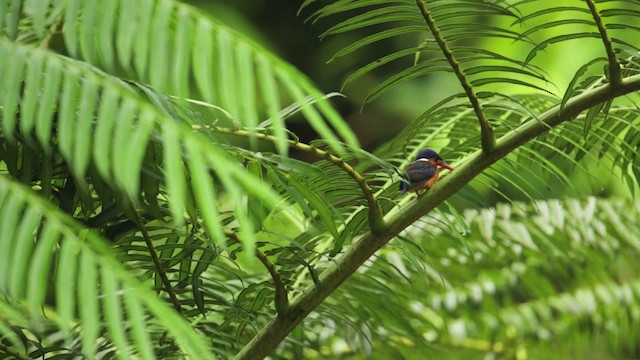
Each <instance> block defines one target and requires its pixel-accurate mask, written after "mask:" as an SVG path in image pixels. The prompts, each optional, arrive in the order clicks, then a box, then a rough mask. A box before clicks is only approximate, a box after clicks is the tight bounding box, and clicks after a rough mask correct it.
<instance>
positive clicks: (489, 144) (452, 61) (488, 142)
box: [416, 0, 496, 154]
mask: <svg viewBox="0 0 640 360" xmlns="http://www.w3.org/2000/svg"><path fill="white" fill-rule="evenodd" d="M416 4H417V5H418V8H420V13H421V14H422V17H423V18H424V21H425V22H426V23H427V26H428V27H429V30H430V31H431V35H433V37H434V39H435V40H436V42H437V43H438V46H440V50H442V54H443V55H444V57H445V58H446V59H447V61H448V62H449V66H451V69H452V70H453V73H454V74H456V77H457V78H458V81H459V82H460V85H462V88H463V89H464V92H465V93H466V94H467V98H469V102H470V103H471V106H472V107H473V111H474V112H475V113H476V117H477V118H478V121H479V122H480V142H481V144H482V150H483V151H484V153H485V154H489V153H490V152H491V151H492V150H493V148H494V147H495V145H496V137H495V135H494V134H493V130H492V129H491V125H490V124H489V120H488V119H487V116H486V115H485V114H484V111H483V110H482V105H480V100H479V99H478V97H477V96H476V94H475V92H474V91H473V88H471V84H470V83H469V82H468V81H467V78H466V76H465V75H464V72H463V71H462V69H461V68H460V64H459V63H458V61H457V60H456V58H455V56H454V55H453V53H452V52H451V50H450V49H449V47H448V46H447V43H446V42H445V40H444V38H443V37H442V35H441V34H440V30H439V29H438V26H436V23H435V22H434V21H433V18H432V17H431V14H430V13H429V10H427V8H426V7H425V5H424V1H423V0H416Z"/></svg>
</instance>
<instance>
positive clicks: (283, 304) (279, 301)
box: [224, 230, 289, 316]
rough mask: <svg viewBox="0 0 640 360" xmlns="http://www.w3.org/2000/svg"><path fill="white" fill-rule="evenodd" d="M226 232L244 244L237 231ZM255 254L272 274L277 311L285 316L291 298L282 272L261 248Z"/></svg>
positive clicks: (234, 239) (228, 235)
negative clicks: (281, 274)
mask: <svg viewBox="0 0 640 360" xmlns="http://www.w3.org/2000/svg"><path fill="white" fill-rule="evenodd" d="M224 234H225V235H226V236H227V237H228V238H229V239H231V240H233V241H235V242H236V243H238V244H242V242H241V241H240V239H238V236H237V235H236V233H234V232H233V231H230V230H225V232H224ZM255 255H256V257H257V258H258V260H260V262H261V263H262V265H264V267H265V268H266V269H267V271H268V272H269V275H271V278H272V279H273V284H274V285H275V287H276V295H275V304H276V311H277V312H278V315H279V316H283V315H284V314H285V313H286V312H287V310H288V309H289V298H288V296H287V289H286V288H285V287H284V283H283V282H282V278H281V277H280V274H279V273H278V270H277V269H276V267H275V266H274V265H273V263H272V262H271V261H269V258H268V257H267V256H266V255H265V254H263V253H262V252H261V251H260V250H258V249H256V254H255Z"/></svg>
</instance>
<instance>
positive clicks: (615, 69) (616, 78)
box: [587, 0, 622, 87]
mask: <svg viewBox="0 0 640 360" xmlns="http://www.w3.org/2000/svg"><path fill="white" fill-rule="evenodd" d="M587 5H588V6H589V11H590V12H591V16H592V17H593V21H595V23H596V26H597V27H598V31H599V32H600V38H602V44H603V45H604V49H605V50H606V51H607V59H608V60H609V80H610V81H611V83H612V84H613V85H614V87H615V86H617V85H619V84H620V82H621V81H622V74H621V73H620V64H619V63H618V59H616V53H615V52H614V51H613V46H612V44H611V39H609V35H608V34H607V29H606V28H605V26H604V24H603V23H602V18H601V17H600V13H599V12H598V9H597V8H596V4H595V3H594V2H593V0H587Z"/></svg>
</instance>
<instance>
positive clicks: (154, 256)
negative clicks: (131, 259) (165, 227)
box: [136, 215, 184, 316]
mask: <svg viewBox="0 0 640 360" xmlns="http://www.w3.org/2000/svg"><path fill="white" fill-rule="evenodd" d="M136 222H137V223H138V228H139V229H140V233H142V238H143V239H144V243H145V244H146V245H147V249H148V250H149V255H150V256H151V261H152V262H153V266H154V267H155V268H156V271H157V272H158V276H160V280H162V285H164V290H165V291H166V292H167V294H169V299H171V304H172V305H173V308H174V309H176V311H177V312H178V313H179V314H180V315H183V316H184V312H183V311H182V307H181V306H180V300H178V297H177V296H176V292H175V291H174V290H173V286H171V281H169V278H168V277H167V272H166V271H165V270H164V268H163V267H162V263H161V262H160V258H159V257H158V252H157V251H156V248H155V246H153V242H152V241H151V237H150V236H149V232H148V231H147V229H146V228H145V227H144V223H143V222H142V218H141V217H140V216H139V215H138V216H137V219H136Z"/></svg>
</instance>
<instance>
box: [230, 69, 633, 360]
mask: <svg viewBox="0 0 640 360" xmlns="http://www.w3.org/2000/svg"><path fill="white" fill-rule="evenodd" d="M638 90H640V75H634V76H630V77H627V78H623V79H622V81H621V82H620V84H619V85H618V86H613V85H612V84H611V83H607V84H604V85H602V86H600V87H597V88H594V89H592V90H588V91H585V92H583V93H581V94H580V95H577V96H575V97H573V98H572V99H570V100H569V101H567V103H566V104H565V106H564V107H562V108H561V107H560V105H556V106H554V107H552V108H551V109H549V110H547V111H545V112H544V113H542V114H540V116H538V117H537V119H536V120H535V121H534V120H530V121H528V122H525V123H524V124H522V125H520V126H519V127H517V128H515V129H514V130H512V131H510V132H509V133H507V134H505V135H504V136H502V137H501V138H500V139H499V140H498V141H497V142H496V147H495V148H494V150H493V151H492V152H491V153H489V154H487V153H485V152H484V151H481V150H479V151H476V152H475V153H473V154H470V155H469V156H467V158H466V161H465V162H464V163H463V164H462V165H461V166H459V167H458V168H456V171H454V172H452V173H451V174H450V175H448V176H447V177H446V178H444V179H442V181H440V182H438V183H436V185H435V186H434V187H433V188H431V190H430V191H429V192H428V193H426V194H425V195H423V196H421V197H419V198H418V199H417V200H416V201H415V202H413V203H412V204H411V205H409V206H407V207H404V208H401V209H399V210H398V211H397V212H395V213H394V214H388V215H387V218H388V219H387V221H386V226H385V228H384V229H381V231H380V232H378V233H374V232H371V231H369V232H367V233H366V234H364V235H363V236H362V237H361V238H360V239H358V240H357V241H355V243H354V244H353V245H352V246H351V247H350V248H349V249H348V250H347V251H346V252H345V253H344V254H343V255H342V256H341V257H339V258H337V259H336V260H335V261H333V262H331V263H330V264H329V265H328V267H327V269H326V270H325V271H324V272H323V273H322V274H321V275H320V281H321V282H322V287H321V288H318V287H316V286H313V285H312V286H309V287H308V288H307V289H305V290H304V291H303V292H302V293H301V294H300V295H298V296H297V297H296V298H294V299H293V300H292V301H291V304H290V306H289V311H288V312H287V313H286V315H285V316H279V317H276V318H274V319H272V320H271V321H270V322H268V323H267V324H266V325H265V326H264V327H263V328H262V329H261V330H260V332H259V333H258V334H257V335H256V336H255V337H254V338H253V339H252V340H251V341H250V342H249V343H248V344H247V345H246V346H245V347H244V348H243V349H242V351H240V353H238V354H237V355H236V357H235V359H236V360H247V359H262V358H264V357H265V356H267V355H269V354H270V353H271V352H272V351H273V349H275V348H276V347H277V346H278V344H280V342H282V340H284V339H285V338H286V337H287V335H288V334H289V333H290V332H291V331H293V329H294V328H295V327H296V325H298V324H299V323H300V322H301V321H302V320H303V319H304V318H305V317H306V316H307V315H308V314H309V313H311V311H313V310H314V309H315V308H316V307H317V306H318V305H319V304H320V303H322V301H324V299H326V298H327V297H328V296H329V295H331V294H332V293H333V291H334V290H335V289H336V288H338V286H340V285H341V284H342V283H343V282H344V281H345V280H347V279H348V278H349V276H351V275H352V274H353V273H354V272H356V270H357V269H358V268H359V267H360V266H361V265H362V264H363V263H364V262H365V261H366V260H367V259H369V258H370V257H371V256H372V255H373V254H374V253H375V252H376V251H377V250H378V249H380V248H381V247H382V246H384V245H385V244H386V243H388V242H389V240H391V239H393V238H394V237H395V236H397V235H398V234H399V233H400V232H401V231H402V230H404V229H405V228H406V227H407V226H409V225H411V224H413V223H414V222H415V221H416V220H418V219H419V218H420V217H422V216H424V215H425V214H427V213H429V212H430V211H431V210H433V209H434V208H435V207H436V206H438V205H440V204H442V203H443V202H444V201H445V200H446V199H448V198H449V197H450V196H452V195H453V194H454V193H456V192H457V191H458V190H460V189H461V188H462V187H463V186H465V185H466V184H467V183H469V181H471V180H472V179H473V178H474V177H476V176H477V175H478V174H480V173H481V172H482V171H484V170H485V169H487V168H488V167H489V166H491V165H493V164H494V163H495V162H496V161H498V160H500V159H502V158H504V157H505V156H507V155H508V154H509V153H511V152H512V151H514V150H516V149H517V148H519V147H520V146H522V145H524V144H525V143H527V142H528V141H530V140H532V139H534V138H536V137H538V136H540V135H542V134H544V133H546V132H548V131H549V129H551V128H554V127H556V126H558V125H560V124H562V123H563V122H565V121H567V120H570V119H573V118H574V117H575V116H577V115H578V114H580V113H581V112H582V111H585V110H586V109H589V108H591V107H593V106H594V105H596V104H599V103H602V102H605V101H608V100H611V99H613V98H616V97H618V96H622V95H625V94H628V93H631V92H634V91H638Z"/></svg>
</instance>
